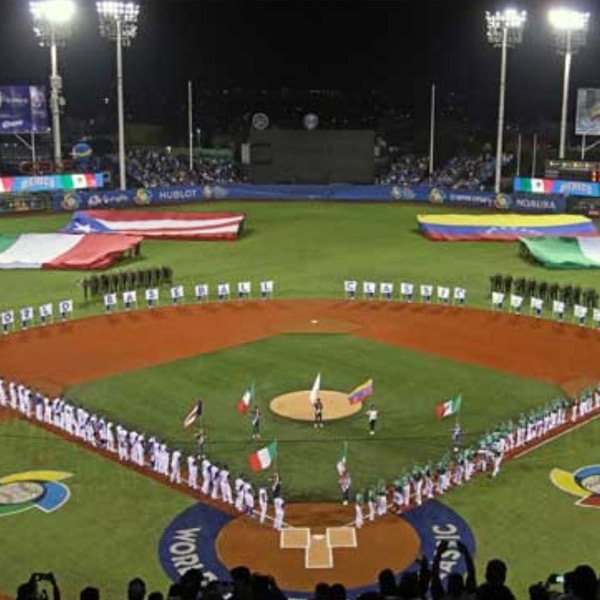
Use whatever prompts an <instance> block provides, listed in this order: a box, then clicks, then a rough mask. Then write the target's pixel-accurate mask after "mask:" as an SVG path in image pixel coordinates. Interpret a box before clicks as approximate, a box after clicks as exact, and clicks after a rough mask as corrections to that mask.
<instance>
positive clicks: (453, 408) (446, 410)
mask: <svg viewBox="0 0 600 600" xmlns="http://www.w3.org/2000/svg"><path fill="white" fill-rule="evenodd" d="M461 404H462V395H460V394H459V395H458V396H455V397H454V398H450V399H449V400H446V401H445V402H442V403H441V404H438V405H437V406H436V407H435V415H436V417H437V418H438V419H440V420H441V419H445V418H446V417H451V416H452V415H455V414H457V413H458V411H459V410H460V407H461Z"/></svg>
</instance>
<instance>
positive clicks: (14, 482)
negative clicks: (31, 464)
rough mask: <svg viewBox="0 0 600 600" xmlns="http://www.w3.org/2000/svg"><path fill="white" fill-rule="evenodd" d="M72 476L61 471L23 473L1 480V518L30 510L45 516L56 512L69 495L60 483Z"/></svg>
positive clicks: (66, 488)
mask: <svg viewBox="0 0 600 600" xmlns="http://www.w3.org/2000/svg"><path fill="white" fill-rule="evenodd" d="M71 476H72V474H71V473H65V472H63V471H25V472H23V473H13V474H12V475H6V476H5V477H2V478H0V517H6V516H8V515H14V514H16V513H20V512H23V511H26V510H30V509H31V508H37V509H39V510H41V511H43V512H46V513H50V512H54V511H55V510H58V509H59V508H60V507H61V506H63V505H64V504H65V503H66V502H67V501H68V500H69V498H70V496H71V491H70V490H69V488H68V487H67V486H66V485H65V484H64V483H62V481H63V480H65V479H68V478H69V477H71Z"/></svg>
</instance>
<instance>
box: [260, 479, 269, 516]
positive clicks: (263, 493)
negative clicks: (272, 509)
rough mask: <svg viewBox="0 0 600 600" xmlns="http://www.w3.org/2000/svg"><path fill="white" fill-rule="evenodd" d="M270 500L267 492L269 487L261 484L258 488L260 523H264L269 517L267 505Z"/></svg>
mask: <svg viewBox="0 0 600 600" xmlns="http://www.w3.org/2000/svg"><path fill="white" fill-rule="evenodd" d="M268 502H269V496H268V494H267V488H266V487H265V486H264V485H261V486H260V487H259V488H258V506H259V507H260V524H261V525H262V524H263V523H264V522H265V519H266V518H267V506H268Z"/></svg>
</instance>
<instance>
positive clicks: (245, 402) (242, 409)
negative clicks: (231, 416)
mask: <svg viewBox="0 0 600 600" xmlns="http://www.w3.org/2000/svg"><path fill="white" fill-rule="evenodd" d="M255 395H256V392H255V391H254V382H253V383H252V385H251V386H250V387H249V388H248V389H247V390H246V391H245V392H244V395H243V396H242V398H241V399H240V401H239V402H238V404H237V409H238V412H239V413H240V415H245V414H246V413H247V412H248V406H250V402H252V400H254V396H255Z"/></svg>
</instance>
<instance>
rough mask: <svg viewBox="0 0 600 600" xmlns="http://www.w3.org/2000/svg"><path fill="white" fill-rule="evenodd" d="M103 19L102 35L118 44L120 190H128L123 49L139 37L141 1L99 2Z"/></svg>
mask: <svg viewBox="0 0 600 600" xmlns="http://www.w3.org/2000/svg"><path fill="white" fill-rule="evenodd" d="M96 10H97V11H98V17H99V19H100V35H101V36H102V37H105V38H107V39H109V40H112V41H114V42H116V45H117V107H118V120H119V187H120V188H121V190H125V189H126V186H127V184H126V173H125V108H124V104H123V47H129V46H130V45H131V40H133V38H134V37H135V36H136V34H137V21H138V16H139V13H140V5H139V4H138V2H130V1H122V0H100V1H98V2H96Z"/></svg>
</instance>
